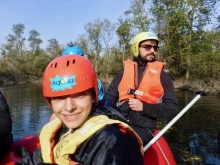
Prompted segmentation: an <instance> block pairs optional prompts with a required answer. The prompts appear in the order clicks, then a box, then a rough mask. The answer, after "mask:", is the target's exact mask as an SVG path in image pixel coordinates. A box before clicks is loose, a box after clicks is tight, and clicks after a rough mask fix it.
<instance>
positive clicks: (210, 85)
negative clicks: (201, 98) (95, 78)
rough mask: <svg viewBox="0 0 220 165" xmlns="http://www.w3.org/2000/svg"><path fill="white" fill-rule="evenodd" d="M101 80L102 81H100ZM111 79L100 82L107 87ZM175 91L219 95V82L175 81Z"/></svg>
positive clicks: (206, 80) (207, 80) (208, 80)
mask: <svg viewBox="0 0 220 165" xmlns="http://www.w3.org/2000/svg"><path fill="white" fill-rule="evenodd" d="M101 80H102V79H101ZM111 80H112V79H108V80H106V79H104V80H102V82H103V83H104V84H105V85H106V86H108V85H109V84H110V82H111ZM173 84H174V88H175V90H183V91H191V92H196V91H204V92H206V93H207V94H209V95H219V94H220V81H217V80H211V79H205V80H202V79H201V80H198V79H197V80H186V79H183V78H182V79H177V80H175V81H173Z"/></svg>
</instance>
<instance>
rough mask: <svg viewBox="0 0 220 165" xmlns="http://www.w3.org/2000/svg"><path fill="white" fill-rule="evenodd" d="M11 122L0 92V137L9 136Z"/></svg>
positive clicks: (6, 105) (4, 100)
mask: <svg viewBox="0 0 220 165" xmlns="http://www.w3.org/2000/svg"><path fill="white" fill-rule="evenodd" d="M11 132H12V120H11V115H10V111H9V107H8V104H7V101H6V99H5V98H4V96H3V94H2V92H1V91H0V137H6V136H9V135H11Z"/></svg>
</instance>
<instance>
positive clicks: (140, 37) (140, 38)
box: [132, 32, 159, 56]
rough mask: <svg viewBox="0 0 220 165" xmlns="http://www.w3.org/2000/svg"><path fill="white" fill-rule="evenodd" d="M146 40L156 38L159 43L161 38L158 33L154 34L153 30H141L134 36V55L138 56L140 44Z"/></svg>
mask: <svg viewBox="0 0 220 165" xmlns="http://www.w3.org/2000/svg"><path fill="white" fill-rule="evenodd" d="M145 40H156V41H157V44H158V43H159V40H158V38H157V36H156V34H154V33H152V32H141V33H139V34H137V35H136V36H135V37H134V40H133V43H132V51H133V54H134V56H138V54H139V49H138V48H139V44H140V42H142V41H145Z"/></svg>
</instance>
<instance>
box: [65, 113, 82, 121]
mask: <svg viewBox="0 0 220 165" xmlns="http://www.w3.org/2000/svg"><path fill="white" fill-rule="evenodd" d="M80 113H81V112H79V113H75V114H68V115H67V114H63V116H64V119H65V120H67V121H73V120H75V119H77V118H78V116H79V114H80Z"/></svg>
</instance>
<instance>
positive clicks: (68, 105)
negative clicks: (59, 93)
mask: <svg viewBox="0 0 220 165" xmlns="http://www.w3.org/2000/svg"><path fill="white" fill-rule="evenodd" d="M75 109H76V104H75V102H74V98H71V97H67V98H66V101H65V110H66V111H68V112H71V111H74V110H75Z"/></svg>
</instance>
